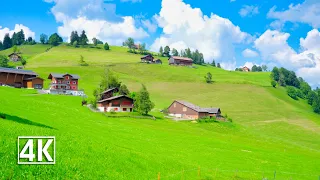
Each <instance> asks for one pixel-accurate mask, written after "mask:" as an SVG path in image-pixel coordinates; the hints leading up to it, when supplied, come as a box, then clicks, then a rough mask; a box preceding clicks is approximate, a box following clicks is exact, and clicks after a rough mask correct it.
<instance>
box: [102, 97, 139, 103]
mask: <svg viewBox="0 0 320 180" xmlns="http://www.w3.org/2000/svg"><path fill="white" fill-rule="evenodd" d="M122 97H125V98H128V99H130V100H132V101H133V99H132V98H130V97H128V96H125V95H120V96H114V97H111V98H108V99H104V100H101V101H98V103H102V102H106V101H112V100H115V99H119V98H122Z"/></svg>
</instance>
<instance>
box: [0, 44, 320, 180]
mask: <svg viewBox="0 0 320 180" xmlns="http://www.w3.org/2000/svg"><path fill="white" fill-rule="evenodd" d="M40 46H41V45H37V46H35V47H37V49H38V50H39V49H41V48H40ZM26 48H33V47H32V46H31V47H30V46H28V47H26ZM7 51H10V50H7ZM44 51H45V50H43V51H41V50H39V51H38V52H37V53H35V54H29V55H28V57H29V58H28V64H27V67H26V68H27V69H32V70H34V71H36V72H37V73H39V74H40V76H41V77H43V78H46V77H47V76H48V74H49V73H50V72H57V73H59V72H61V73H65V72H68V73H75V74H79V75H80V76H81V80H80V87H81V88H83V89H84V90H85V92H86V93H87V94H88V96H89V97H90V96H91V94H92V91H93V89H94V88H96V87H97V85H98V83H99V81H100V79H101V74H102V73H103V71H104V69H105V68H109V69H111V70H112V71H114V72H115V73H116V75H117V76H119V78H120V79H121V81H122V82H124V83H126V84H127V85H128V87H129V89H130V90H132V91H137V90H138V89H139V88H140V86H141V83H144V84H145V85H146V86H147V88H148V90H149V92H150V95H151V99H152V101H153V102H154V103H155V105H156V106H155V108H154V110H153V111H152V112H151V114H154V115H156V116H161V115H159V110H160V109H163V108H165V107H167V106H169V105H170V103H171V102H172V101H173V100H174V99H183V100H186V101H190V102H192V103H195V104H198V105H201V106H219V107H221V109H222V112H223V114H228V116H229V117H231V118H232V119H233V123H227V122H225V123H224V122H220V123H198V124H194V123H190V122H173V121H171V120H167V119H165V118H160V119H157V120H156V121H154V120H150V119H134V118H108V117H106V116H104V115H103V114H100V113H94V112H91V111H90V110H89V109H87V108H85V107H82V106H81V100H82V99H81V98H79V97H68V96H52V95H37V94H35V92H34V91H32V90H20V89H12V88H6V87H0V111H1V112H3V113H5V114H7V115H10V118H9V119H7V120H2V119H0V147H1V148H0V162H1V166H0V179H3V178H10V177H12V178H14V179H22V178H27V179H33V178H35V177H37V178H41V179H48V178H53V179H56V178H59V177H65V178H66V179H70V178H72V179H98V178H99V179H101V178H108V179H157V177H158V173H159V172H160V176H161V179H262V178H263V177H267V178H268V179H273V177H274V172H275V171H276V179H317V178H319V175H320V174H319V173H320V162H319V161H318V159H319V157H320V126H319V125H320V116H319V115H316V114H314V113H313V112H312V109H311V107H310V106H309V105H307V103H306V102H304V101H303V100H299V101H295V100H292V99H290V98H289V97H288V96H287V94H286V92H285V90H284V89H282V88H276V89H275V88H272V87H271V86H270V82H269V73H241V72H229V71H225V70H222V69H218V68H213V67H210V66H197V68H188V67H174V66H168V65H167V60H166V59H165V58H161V59H162V61H163V65H150V64H141V63H139V61H140V56H139V55H134V54H130V53H127V52H126V49H125V48H121V47H111V51H104V50H102V49H92V48H73V47H67V46H59V47H55V48H52V49H51V50H50V51H49V52H44ZM32 52H34V51H32ZM80 55H82V56H84V58H85V61H86V62H87V63H89V66H88V67H81V66H79V65H78V61H79V59H80ZM207 72H211V73H212V74H213V80H214V81H215V83H213V84H206V83H205V82H204V76H205V74H206V73H207ZM46 83H49V81H46ZM22 135H24V136H27V135H29V136H31V135H37V136H40V135H41V136H44V135H50V136H56V139H57V164H56V165H54V166H41V165H31V166H29V165H17V159H16V153H17V152H16V151H17V149H16V143H17V142H16V141H17V136H22Z"/></svg>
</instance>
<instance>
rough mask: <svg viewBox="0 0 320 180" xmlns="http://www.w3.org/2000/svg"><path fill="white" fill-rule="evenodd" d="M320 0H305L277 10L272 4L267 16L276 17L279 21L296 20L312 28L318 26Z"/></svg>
mask: <svg viewBox="0 0 320 180" xmlns="http://www.w3.org/2000/svg"><path fill="white" fill-rule="evenodd" d="M319 9H320V1H319V0H305V1H304V2H303V3H301V4H296V5H294V4H290V5H289V8H288V9H287V10H284V11H277V7H276V6H274V7H272V8H271V9H270V11H269V12H268V15H267V16H268V17H269V18H273V19H278V20H279V21H280V22H283V23H284V22H298V23H306V24H309V25H311V26H312V27H313V28H319V27H320V21H319V19H320V13H319Z"/></svg>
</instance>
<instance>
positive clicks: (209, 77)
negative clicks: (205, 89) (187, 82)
mask: <svg viewBox="0 0 320 180" xmlns="http://www.w3.org/2000/svg"><path fill="white" fill-rule="evenodd" d="M204 78H205V80H206V82H207V83H208V84H209V83H212V74H211V73H210V72H208V73H207V75H206V76H205V77H204Z"/></svg>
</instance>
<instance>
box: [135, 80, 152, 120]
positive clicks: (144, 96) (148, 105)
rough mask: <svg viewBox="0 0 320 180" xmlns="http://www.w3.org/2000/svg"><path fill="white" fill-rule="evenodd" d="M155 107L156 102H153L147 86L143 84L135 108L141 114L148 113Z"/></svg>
mask: <svg viewBox="0 0 320 180" xmlns="http://www.w3.org/2000/svg"><path fill="white" fill-rule="evenodd" d="M153 107H154V103H153V102H151V100H150V97H149V92H148V90H147V88H146V87H145V86H144V85H142V88H141V89H140V91H139V92H138V93H137V95H136V99H135V102H134V108H135V109H136V110H137V111H138V112H139V113H141V114H143V115H147V114H148V113H149V112H150V111H151V110H152V109H153Z"/></svg>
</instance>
